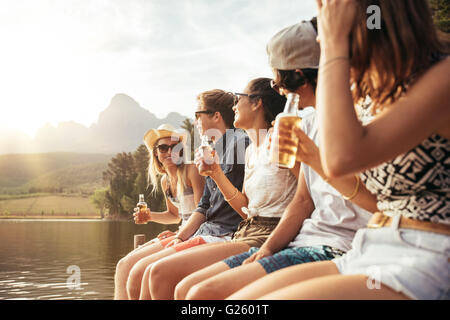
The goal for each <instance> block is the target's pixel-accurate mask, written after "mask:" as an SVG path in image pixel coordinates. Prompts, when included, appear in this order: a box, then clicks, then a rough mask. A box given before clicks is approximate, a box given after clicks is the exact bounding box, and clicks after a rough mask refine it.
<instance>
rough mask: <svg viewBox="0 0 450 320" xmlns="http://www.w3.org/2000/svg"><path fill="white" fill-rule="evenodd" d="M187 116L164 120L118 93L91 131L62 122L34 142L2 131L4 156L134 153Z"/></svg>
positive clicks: (175, 115)
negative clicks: (151, 133)
mask: <svg viewBox="0 0 450 320" xmlns="http://www.w3.org/2000/svg"><path fill="white" fill-rule="evenodd" d="M185 119H186V117H185V116H182V115H181V114H179V113H176V112H172V113H169V114H168V115H167V117H165V118H163V119H159V118H157V117H156V116H155V115H154V114H153V113H151V112H150V111H148V110H146V109H144V108H142V107H141V106H140V105H139V104H138V103H137V102H136V101H135V100H134V99H133V98H131V97H129V96H127V95H125V94H116V95H115V96H114V97H113V98H112V99H111V102H110V104H109V105H108V107H107V108H106V109H105V110H104V111H102V112H101V113H100V114H99V117H98V121H97V123H96V124H94V125H92V126H91V127H89V128H87V127H85V126H83V125H81V124H78V123H76V122H73V121H70V122H61V123H59V124H58V126H57V127H54V126H52V125H46V126H44V127H43V128H41V129H39V130H38V132H37V133H36V136H35V138H34V139H31V138H29V137H27V136H26V135H24V134H21V133H19V132H17V131H14V130H5V129H4V130H2V131H0V154H7V153H24V152H32V153H42V152H77V153H80V152H81V153H105V154H114V153H118V152H131V151H134V150H136V148H137V147H138V146H139V145H140V144H141V143H142V139H143V136H144V134H145V132H147V130H149V129H151V128H156V127H158V126H159V125H161V124H163V123H170V124H172V125H173V126H174V127H176V128H179V127H180V125H181V123H182V122H183V120H185Z"/></svg>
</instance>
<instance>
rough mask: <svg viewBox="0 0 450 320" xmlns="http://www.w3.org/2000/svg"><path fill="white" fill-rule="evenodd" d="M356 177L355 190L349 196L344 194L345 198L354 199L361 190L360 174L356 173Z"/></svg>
mask: <svg viewBox="0 0 450 320" xmlns="http://www.w3.org/2000/svg"><path fill="white" fill-rule="evenodd" d="M355 179H356V186H355V190H353V193H352V194H351V195H349V196H344V195H342V198H344V200H352V199H353V198H354V197H356V194H357V193H358V191H359V180H360V178H359V175H357V174H356V175H355Z"/></svg>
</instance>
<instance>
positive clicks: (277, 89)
mask: <svg viewBox="0 0 450 320" xmlns="http://www.w3.org/2000/svg"><path fill="white" fill-rule="evenodd" d="M270 87H271V88H272V89H273V90H275V91H276V92H277V93H280V85H278V84H276V83H275V80H273V79H272V80H270Z"/></svg>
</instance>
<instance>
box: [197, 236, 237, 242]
mask: <svg viewBox="0 0 450 320" xmlns="http://www.w3.org/2000/svg"><path fill="white" fill-rule="evenodd" d="M197 237H202V238H203V240H205V242H206V243H213V242H226V241H230V240H231V237H229V236H223V237H217V236H197Z"/></svg>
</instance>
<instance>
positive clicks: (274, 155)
mask: <svg viewBox="0 0 450 320" xmlns="http://www.w3.org/2000/svg"><path fill="white" fill-rule="evenodd" d="M299 100H300V96H299V95H298V94H297V93H292V92H290V93H288V95H287V101H286V105H285V107H284V111H283V112H282V113H279V114H278V115H277V117H276V118H275V126H274V129H273V133H272V143H271V145H270V161H271V162H272V163H274V164H277V165H278V166H279V167H280V168H289V169H291V168H293V167H294V165H295V159H296V155H297V147H298V139H297V137H296V136H294V135H293V134H292V131H293V128H294V127H298V128H300V122H301V120H302V119H301V118H300V117H299V116H297V109H298V103H299ZM280 134H281V137H280Z"/></svg>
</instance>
